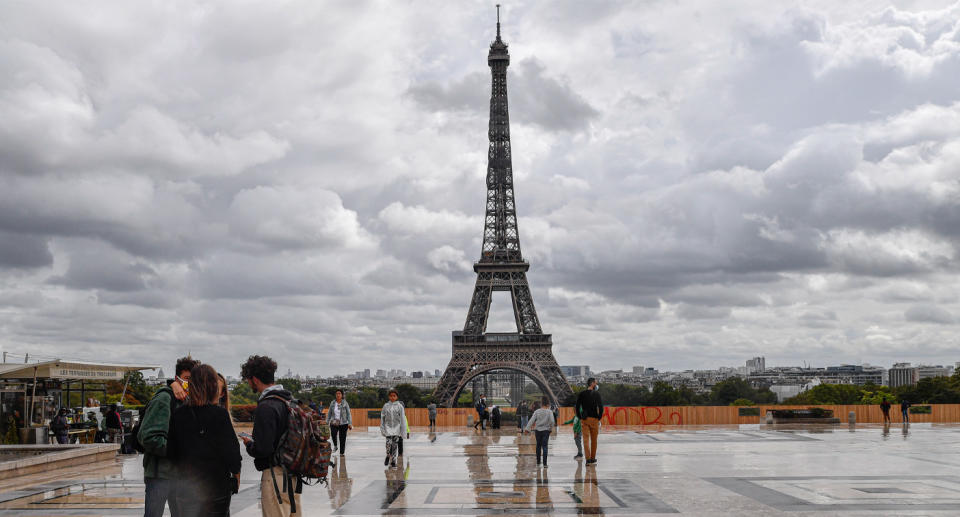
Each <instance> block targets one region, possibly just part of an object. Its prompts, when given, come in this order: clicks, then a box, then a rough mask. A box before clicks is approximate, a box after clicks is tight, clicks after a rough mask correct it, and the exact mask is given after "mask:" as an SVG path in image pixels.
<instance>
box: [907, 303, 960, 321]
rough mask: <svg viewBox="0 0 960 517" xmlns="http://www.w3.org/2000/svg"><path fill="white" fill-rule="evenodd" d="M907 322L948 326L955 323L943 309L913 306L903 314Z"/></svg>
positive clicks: (951, 316) (930, 306)
mask: <svg viewBox="0 0 960 517" xmlns="http://www.w3.org/2000/svg"><path fill="white" fill-rule="evenodd" d="M903 316H904V317H905V318H906V319H907V321H918V322H922V323H941V324H944V325H948V324H951V323H955V322H956V318H954V317H953V315H952V314H950V313H949V312H948V311H947V310H946V309H944V308H943V307H937V306H935V305H913V306H911V307H910V308H909V309H907V311H906V312H905V313H904V314H903Z"/></svg>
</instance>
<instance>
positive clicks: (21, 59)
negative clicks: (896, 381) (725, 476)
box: [0, 1, 960, 375]
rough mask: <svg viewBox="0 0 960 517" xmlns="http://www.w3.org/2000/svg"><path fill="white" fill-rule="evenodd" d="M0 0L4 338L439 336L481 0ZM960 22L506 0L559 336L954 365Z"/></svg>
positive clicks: (474, 229) (265, 342)
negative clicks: (94, 2)
mask: <svg viewBox="0 0 960 517" xmlns="http://www.w3.org/2000/svg"><path fill="white" fill-rule="evenodd" d="M4 15H5V16H4V19H3V20H0V34H3V36H4V37H3V38H0V71H2V75H0V77H3V79H2V80H0V81H2V82H0V121H2V122H0V156H2V158H0V243H2V244H0V349H2V350H3V351H7V352H13V353H30V354H32V355H34V354H35V355H37V356H47V357H64V358H83V359H104V358H107V359H109V360H111V361H117V362H130V363H151V364H152V363H156V364H160V365H161V366H162V367H163V368H164V369H169V368H171V367H172V364H173V361H174V360H175V358H177V357H180V356H182V355H185V354H186V353H187V352H188V351H190V352H192V354H193V355H194V356H195V357H197V358H199V359H201V360H203V361H206V362H209V363H211V364H213V365H214V367H216V368H217V369H218V370H222V371H223V372H224V373H225V374H229V375H236V374H237V373H239V368H240V364H241V363H242V362H243V360H244V359H245V358H246V357H247V356H248V355H252V354H267V355H271V356H273V357H274V358H275V359H276V360H277V362H278V363H279V365H280V370H281V371H285V370H286V369H287V368H292V367H301V368H304V369H310V370H311V371H314V372H316V373H318V374H323V375H332V374H335V373H338V372H337V371H336V370H338V369H342V370H345V371H356V370H363V369H364V368H368V367H370V365H375V364H381V365H382V364H384V363H390V364H392V365H394V366H393V367H394V368H401V369H405V370H408V371H414V370H417V369H418V368H417V367H416V365H417V364H423V363H427V364H430V365H437V366H435V368H436V367H442V365H443V364H445V362H446V360H447V359H449V357H450V341H449V339H450V334H449V332H450V329H451V328H457V327H458V326H459V325H461V324H462V322H463V320H464V315H463V305H464V300H465V299H467V298H468V297H469V295H470V293H471V291H472V287H473V286H472V284H473V282H474V280H475V274H474V273H473V271H472V269H471V266H472V262H473V261H474V260H476V259H477V258H478V256H479V252H480V247H481V241H480V238H479V237H480V234H481V230H482V228H483V208H484V204H483V201H484V200H483V181H484V172H485V167H486V151H487V142H486V136H487V135H486V128H487V116H488V108H489V106H488V105H487V102H488V99H489V93H490V92H489V84H488V81H489V71H488V70H487V63H486V59H485V57H486V53H487V51H488V48H489V47H488V45H489V43H490V42H491V41H492V40H493V38H494V20H495V11H494V8H493V3H487V2H475V3H471V4H456V5H453V4H450V3H447V2H420V3H405V4H401V3H390V4H387V5H362V4H359V3H351V4H345V5H340V4H338V5H332V6H321V5H317V4H313V3H308V2H304V3H294V4H290V5H287V6H273V5H260V6H257V5H251V6H245V7H244V8H243V9H241V8H237V7H234V6H232V5H231V4H229V3H223V4H216V3H211V4H204V5H203V6H199V5H195V4H188V3H171V4H157V5H152V6H142V5H137V6H132V5H128V4H124V3H117V4H114V5H113V7H112V8H111V9H102V10H100V11H99V12H91V11H90V10H89V8H88V7H86V6H83V5H76V4H65V5H59V6H52V5H46V4H16V5H11V6H8V7H7V9H5V13H4ZM958 20H960V3H950V2H896V3H893V4H891V3H890V2H875V3H869V2H868V3H865V4H857V5H856V6H847V5H834V3H831V2H825V1H824V2H819V1H810V2H802V3H801V2H796V3H793V2H791V3H777V4H770V3H769V2H750V1H743V2H739V3H737V4H735V5H733V6H731V5H728V4H724V5H719V4H716V5H715V4H711V3H696V2H692V3H684V4H682V5H672V4H671V5H653V6H651V5H648V4H645V3H639V2H626V3H622V4H615V5H614V4H609V3H590V2H580V3H574V4H556V3H552V2H516V3H511V4H506V5H504V8H503V30H504V34H505V38H506V39H507V41H508V43H509V44H510V45H511V47H510V52H511V56H512V59H513V64H512V65H511V68H510V71H509V72H508V82H509V84H510V110H511V113H510V114H511V128H512V131H513V132H512V144H513V146H514V149H515V150H516V153H515V158H514V164H513V166H514V175H515V185H516V196H517V203H518V205H517V206H518V211H519V212H518V217H519V220H518V228H519V233H520V235H521V239H522V241H523V243H524V252H525V258H527V259H528V260H529V261H530V262H531V264H532V265H533V266H534V267H532V269H531V271H530V274H529V276H530V277H531V278H530V285H531V287H532V291H533V297H534V298H535V299H536V300H537V306H538V313H539V317H540V320H541V321H542V322H543V325H544V328H549V329H550V332H551V333H552V334H553V342H554V348H553V351H554V354H555V357H556V358H557V361H558V362H559V363H560V364H561V365H575V364H587V365H591V366H592V365H593V364H597V365H598V366H597V367H598V368H600V367H603V368H604V369H610V368H615V367H616V365H617V364H618V363H621V364H622V363H624V362H633V363H636V364H644V365H647V364H649V365H657V366H658V367H661V368H663V369H665V370H666V369H670V370H677V369H697V368H702V367H706V366H710V365H716V364H720V363H725V362H726V363H729V362H734V361H733V360H732V359H729V358H732V357H738V358H739V357H743V358H745V359H746V358H750V357H753V356H765V357H768V358H771V357H777V358H778V359H777V362H782V363H786V364H802V363H803V362H807V363H810V364H845V363H846V364H860V363H862V362H870V363H879V364H893V363H896V362H901V361H910V362H913V363H914V364H919V363H928V364H951V365H952V364H954V363H955V362H956V360H957V358H956V357H955V356H954V354H955V351H956V350H958V349H960V297H958V295H957V294H956V293H958V292H960V277H958V274H957V273H958V269H960V268H958V249H960V234H958V233H957V231H958V230H957V229H958V228H960V211H958V210H957V207H958V206H960V89H958V88H957V87H956V85H957V84H960V81H958V79H960V44H957V43H956V41H957V39H958V38H957V34H958V33H960V28H958V27H960V25H958V23H957V22H958ZM498 302H499V306H498ZM506 309H508V307H504V306H503V300H502V299H499V300H498V299H497V297H494V307H493V308H492V312H491V327H490V328H489V330H491V331H497V330H501V329H503V330H507V327H508V326H509V325H508V324H509V322H510V321H511V320H512V317H511V316H509V312H508V311H507V310H506ZM634 358H636V359H634ZM735 362H736V363H740V362H742V361H739V360H738V361H735ZM771 362H772V361H771ZM607 364H609V365H610V367H609V368H607V366H606V365H607ZM681 367H682V368H681ZM431 370H432V368H431Z"/></svg>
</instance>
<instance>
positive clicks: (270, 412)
mask: <svg viewBox="0 0 960 517" xmlns="http://www.w3.org/2000/svg"><path fill="white" fill-rule="evenodd" d="M276 371H277V363H276V361H274V360H273V359H270V358H269V357H267V356H260V355H252V356H250V357H249V358H248V359H247V362H245V363H244V364H243V367H242V368H241V371H240V376H241V377H242V378H243V380H244V381H246V382H247V384H249V385H250V388H251V389H252V390H253V391H254V392H256V393H259V394H260V398H259V399H257V409H256V412H255V413H254V417H253V436H252V437H250V436H244V435H242V434H241V435H240V437H241V438H242V439H243V443H244V444H245V445H246V447H247V453H248V454H250V456H253V466H254V467H256V469H257V470H258V471H260V472H261V474H260V508H261V510H262V512H263V516H264V517H292V516H297V515H301V513H300V508H301V506H300V491H301V487H300V486H299V485H300V483H299V479H297V480H294V479H293V478H292V477H291V476H289V475H288V474H287V472H286V470H285V469H284V468H283V466H281V465H279V464H278V461H277V449H279V447H280V439H281V438H282V437H283V435H284V433H286V432H287V429H288V426H289V424H288V403H289V401H290V400H291V399H292V398H293V397H292V396H291V394H290V392H289V391H287V390H285V389H283V386H282V385H280V384H276V383H275V382H274V373H276ZM281 480H282V481H281ZM291 499H292V500H291Z"/></svg>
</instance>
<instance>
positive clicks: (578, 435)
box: [563, 415, 583, 460]
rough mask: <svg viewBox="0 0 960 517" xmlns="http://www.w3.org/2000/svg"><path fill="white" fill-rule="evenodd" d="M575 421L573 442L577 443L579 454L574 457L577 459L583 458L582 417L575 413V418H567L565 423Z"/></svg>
mask: <svg viewBox="0 0 960 517" xmlns="http://www.w3.org/2000/svg"><path fill="white" fill-rule="evenodd" d="M569 423H573V443H575V444H577V455H576V456H574V457H573V459H575V460H579V459H582V458H583V428H581V427H580V417H578V416H577V415H573V418H571V419H570V420H567V421H566V422H564V423H563V425H567V424H569Z"/></svg>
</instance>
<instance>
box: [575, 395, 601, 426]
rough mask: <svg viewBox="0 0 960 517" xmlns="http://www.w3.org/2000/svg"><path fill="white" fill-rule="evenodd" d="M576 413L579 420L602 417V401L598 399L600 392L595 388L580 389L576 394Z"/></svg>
mask: <svg viewBox="0 0 960 517" xmlns="http://www.w3.org/2000/svg"><path fill="white" fill-rule="evenodd" d="M576 413H577V416H578V417H580V420H583V419H584V418H596V419H599V418H601V417H603V401H602V400H600V392H599V391H597V390H583V391H581V392H580V394H579V395H577V405H576Z"/></svg>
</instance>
